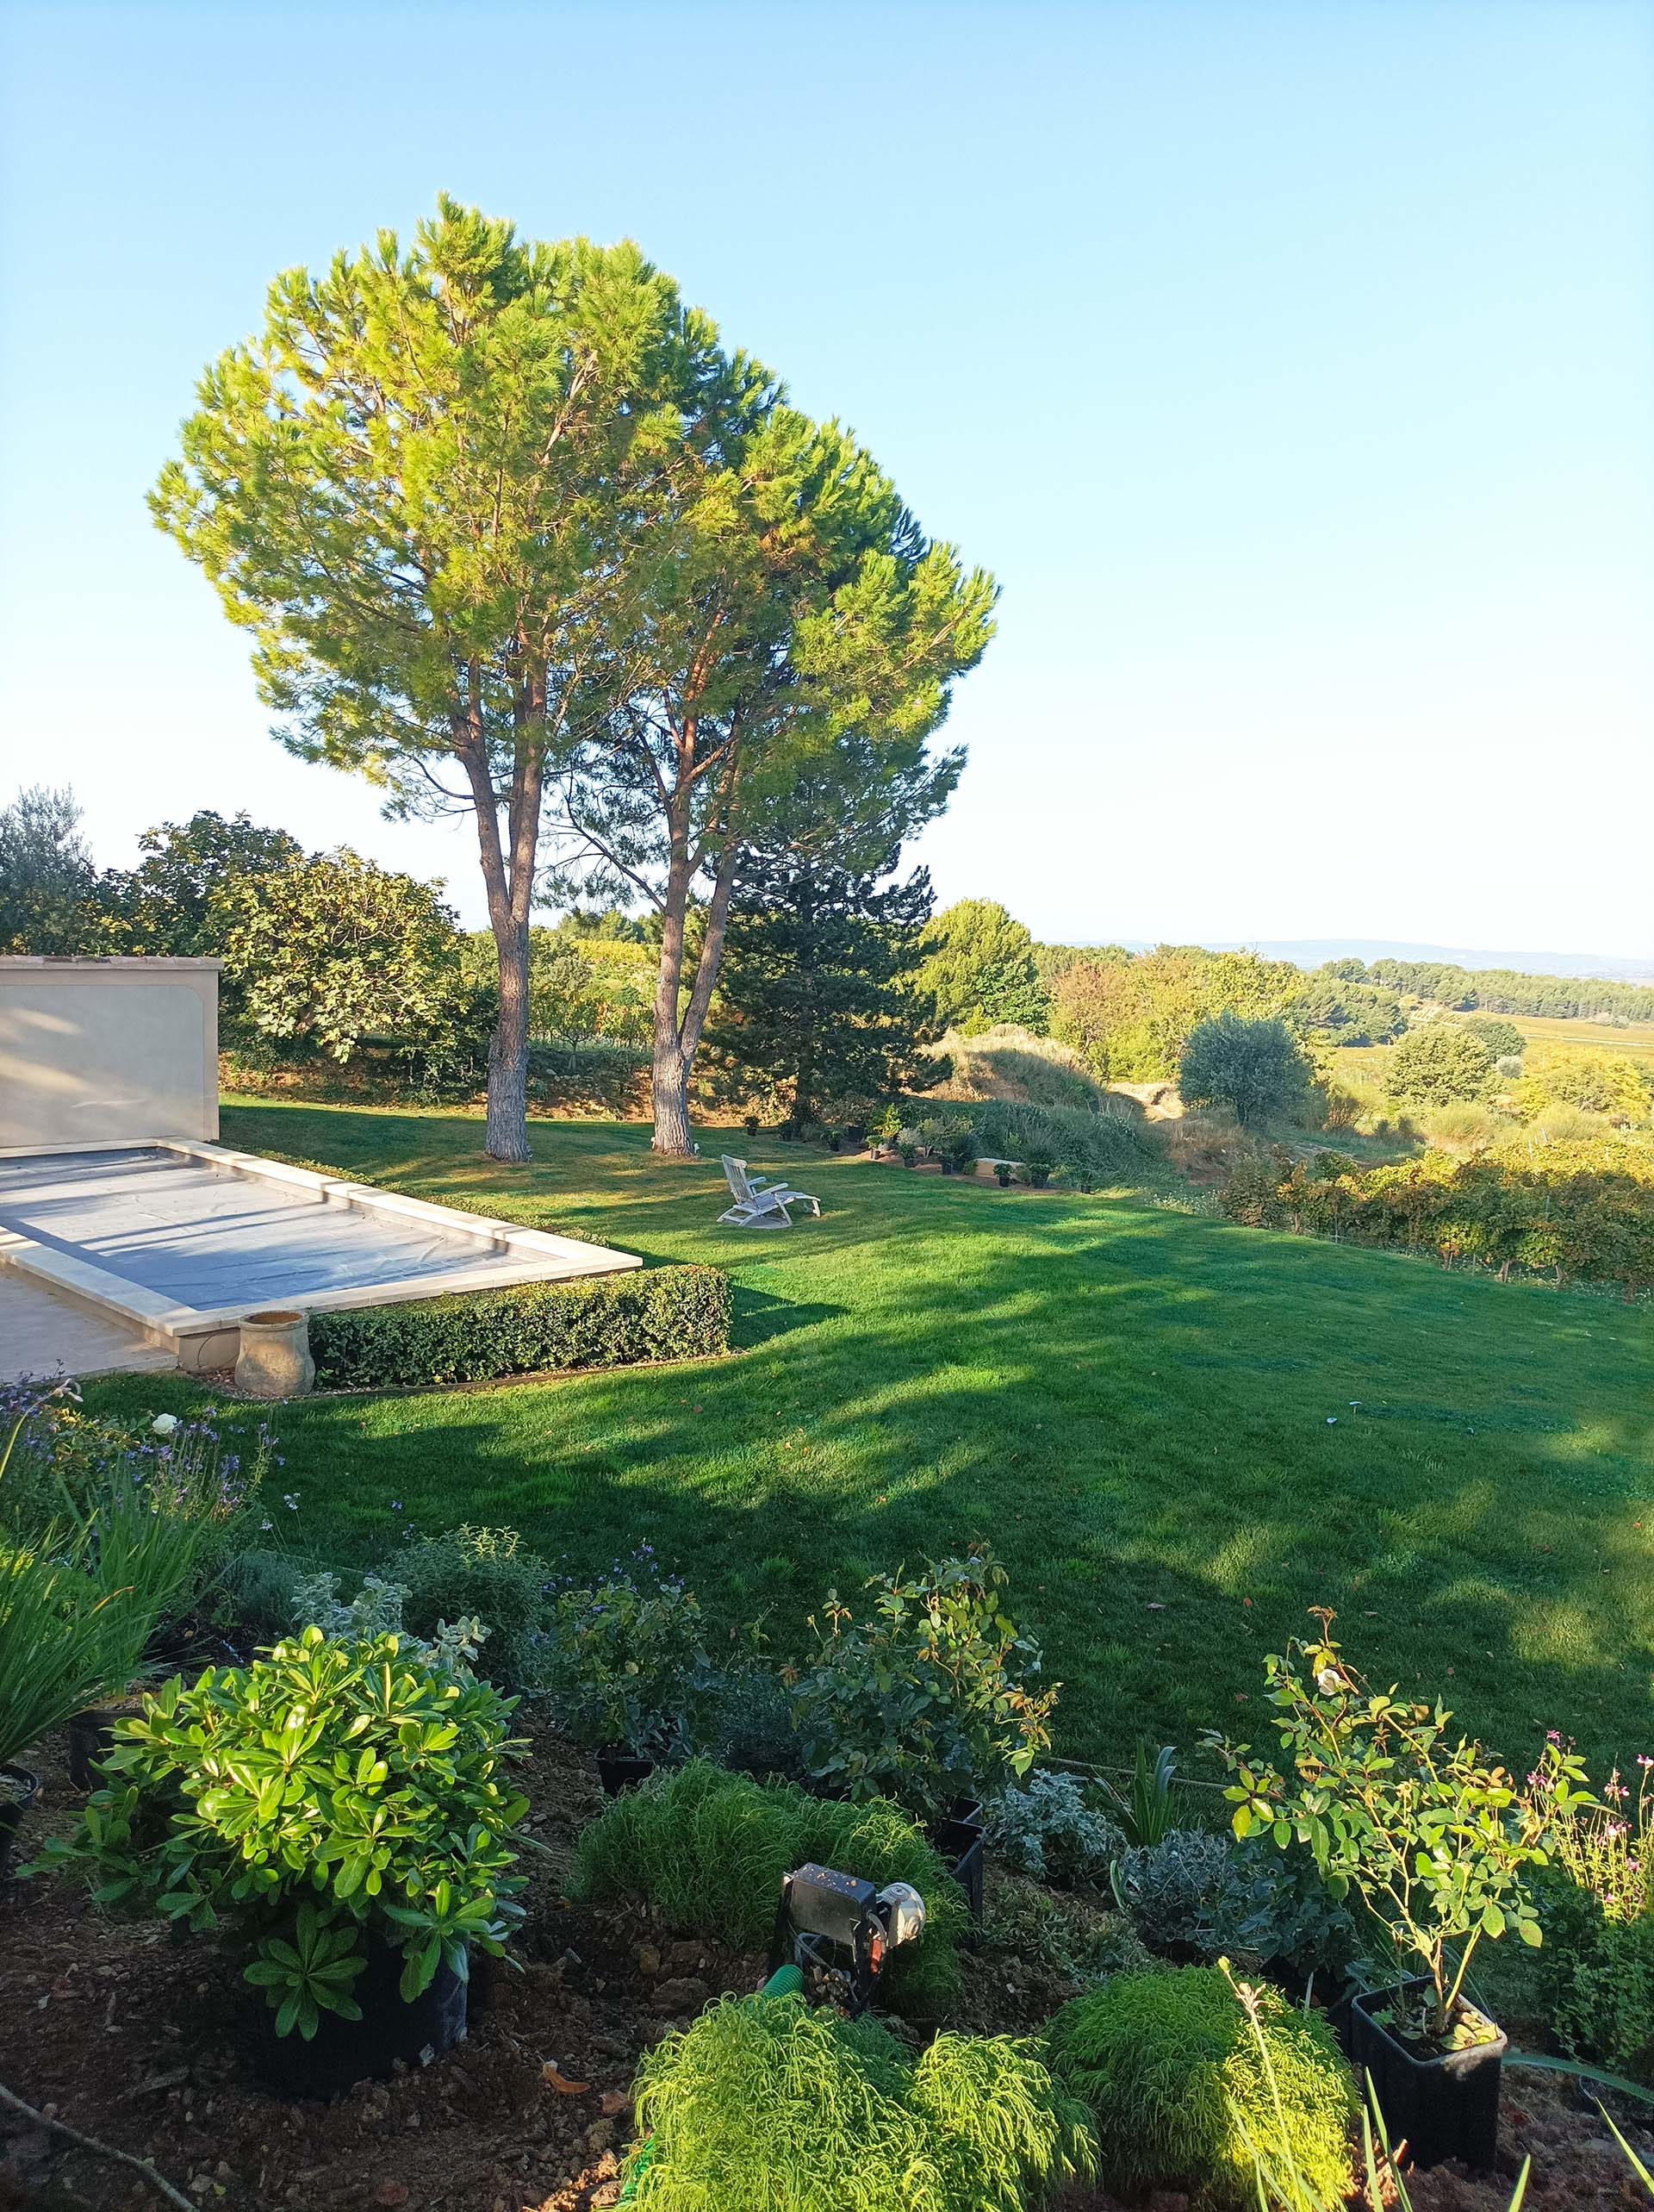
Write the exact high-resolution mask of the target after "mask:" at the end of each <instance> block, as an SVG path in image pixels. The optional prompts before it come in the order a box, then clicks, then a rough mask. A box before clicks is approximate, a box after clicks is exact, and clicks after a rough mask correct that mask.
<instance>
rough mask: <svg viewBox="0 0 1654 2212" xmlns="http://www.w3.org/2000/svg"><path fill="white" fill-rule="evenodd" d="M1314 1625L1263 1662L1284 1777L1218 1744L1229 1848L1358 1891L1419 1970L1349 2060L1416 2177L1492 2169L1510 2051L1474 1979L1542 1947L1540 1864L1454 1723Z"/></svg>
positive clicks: (1384, 1997) (1374, 2012) (1359, 2037)
mask: <svg viewBox="0 0 1654 2212" xmlns="http://www.w3.org/2000/svg"><path fill="white" fill-rule="evenodd" d="M1311 1610H1312V1611H1313V1612H1314V1614H1315V1618H1316V1619H1317V1620H1318V1621H1319V1622H1320V1623H1321V1633H1320V1635H1319V1636H1315V1637H1312V1638H1309V1639H1308V1640H1306V1641H1303V1642H1299V1641H1297V1640H1296V1639H1295V1640H1294V1642H1291V1643H1290V1644H1289V1645H1288V1647H1287V1651H1286V1654H1285V1656H1284V1657H1281V1656H1278V1655H1276V1654H1271V1655H1270V1656H1269V1657H1268V1658H1267V1659H1266V1660H1265V1662H1264V1667H1265V1677H1266V1679H1267V1681H1268V1684H1269V1690H1268V1697H1269V1701H1270V1703H1271V1704H1272V1705H1273V1706H1274V1707H1275V1708H1276V1713H1277V1720H1276V1728H1277V1731H1278V1735H1279V1738H1280V1742H1281V1747H1282V1749H1283V1751H1284V1753H1285V1754H1286V1759H1285V1761H1284V1764H1285V1765H1286V1766H1287V1767H1288V1769H1289V1772H1288V1773H1282V1772H1281V1771H1280V1770H1279V1769H1278V1768H1277V1767H1275V1766H1270V1765H1268V1764H1266V1763H1265V1762H1263V1761H1259V1760H1254V1759H1253V1756H1252V1754H1251V1748H1250V1746H1249V1745H1247V1744H1244V1743H1242V1744H1231V1743H1230V1742H1228V1741H1227V1740H1225V1739H1224V1738H1222V1737H1220V1736H1218V1735H1216V1734H1214V1735H1210V1736H1209V1738H1208V1741H1209V1742H1210V1743H1211V1744H1212V1745H1213V1746H1214V1748H1216V1750H1217V1752H1218V1753H1219V1754H1220V1756H1221V1757H1222V1759H1223V1760H1224V1762H1225V1764H1226V1765H1227V1766H1228V1769H1229V1772H1230V1773H1232V1774H1233V1775H1234V1782H1233V1784H1232V1785H1230V1787H1229V1788H1228V1791H1227V1792H1226V1795H1227V1796H1228V1799H1229V1801H1230V1803H1231V1804H1233V1805H1234V1816H1233V1826H1234V1832H1235V1834H1236V1835H1237V1836H1241V1837H1245V1836H1247V1835H1253V1834H1265V1835H1270V1836H1271V1837H1272V1839H1273V1841H1275V1842H1276V1843H1278V1845H1280V1846H1281V1847H1283V1848H1284V1847H1286V1846H1287V1845H1288V1844H1289V1843H1290V1842H1291V1841H1294V1840H1295V1839H1296V1841H1299V1842H1301V1843H1304V1844H1307V1845H1308V1846H1309V1848H1310V1850H1311V1851H1312V1852H1313V1853H1314V1854H1315V1863H1316V1865H1317V1866H1318V1867H1319V1868H1320V1870H1321V1874H1322V1876H1323V1877H1324V1878H1325V1879H1326V1881H1327V1883H1328V1887H1329V1888H1330V1889H1331V1890H1332V1891H1333V1892H1334V1896H1341V1895H1344V1894H1346V1893H1347V1892H1348V1891H1351V1890H1353V1891H1355V1892H1356V1894H1357V1895H1358V1896H1359V1897H1360V1899H1361V1901H1362V1903H1363V1904H1364V1905H1365V1907H1366V1908H1367V1910H1368V1911H1369V1912H1370V1913H1371V1915H1372V1916H1374V1918H1375V1919H1376V1920H1377V1922H1378V1923H1379V1925H1380V1926H1381V1927H1382V1928H1384V1933H1385V1935H1386V1936H1387V1938H1388V1940H1389V1945H1390V1952H1391V1953H1392V1955H1393V1956H1394V1957H1395V1958H1396V1960H1397V1961H1398V1962H1399V1961H1402V1960H1411V1961H1412V1962H1413V1964H1414V1966H1415V1968H1417V1967H1420V1966H1421V1967H1422V1968H1423V1970H1424V1971H1423V1972H1414V1973H1412V1974H1410V1975H1405V1976H1403V1977H1400V1978H1397V1979H1396V1981H1395V1982H1394V1983H1392V1985H1390V1987H1389V1988H1387V1989H1381V1990H1377V1991H1370V1992H1364V1993H1363V1994H1361V1995H1359V1996H1357V1997H1355V1999H1354V2001H1353V2003H1352V2008H1351V2016H1350V2034H1351V2057H1352V2060H1353V2061H1354V2063H1355V2066H1356V2067H1357V2070H1358V2072H1359V2071H1361V2070H1363V2069H1365V2071H1366V2072H1367V2073H1369V2074H1370V2075H1371V2079H1372V2083H1373V2086H1374V2089H1375V2091H1376V2093H1377V2097H1378V2101H1379V2103H1381V2104H1382V2105H1383V2107H1384V2112H1385V2115H1386V2116H1387V2118H1388V2120H1389V2122H1390V2126H1391V2128H1393V2129H1394V2131H1395V2132H1396V2134H1398V2135H1405V2136H1406V2138H1407V2140H1408V2146H1409V2147H1410V2149H1411V2151H1412V2154H1413V2157H1414V2159H1415V2163H1416V2164H1417V2165H1420V2166H1429V2165H1437V2164H1439V2162H1440V2161H1441V2160H1442V2159H1449V2158H1458V2159H1464V2161H1465V2163H1466V2164H1467V2165H1471V2166H1474V2167H1477V2168H1479V2169H1481V2170H1483V2171H1486V2169H1487V2168H1488V2167H1489V2166H1490V2165H1492V2163H1493V2159H1494V2154H1495V2148H1496V2145H1497V2137H1498V2122H1499V2079H1500V2067H1501V2061H1502V2058H1503V2056H1504V2053H1505V2049H1506V2045H1507V2039H1506V2037H1505V2036H1504V2034H1502V2031H1501V2030H1500V2028H1499V2027H1498V2025H1497V2024H1496V2022H1493V2021H1491V2020H1489V2018H1488V2017H1487V2016H1486V2015H1485V2014H1483V2013H1482V2012H1480V2011H1479V2010H1478V2009H1477V2007H1476V2006H1475V2005H1473V2004H1472V2003H1471V2002H1470V2001H1469V1999H1468V1998H1467V1997H1465V1995H1464V1983H1465V1977H1466V1975H1467V1973H1468V1972H1469V1970H1470V1965H1471V1958H1472V1957H1473V1955H1474V1953H1475V1951H1476V1948H1477V1944H1478V1943H1479V1942H1480V1941H1481V1940H1482V1939H1483V1936H1487V1937H1489V1938H1494V1939H1496V1938H1498V1937H1500V1936H1502V1935H1506V1934H1507V1933H1512V1932H1514V1934H1515V1935H1517V1936H1518V1937H1519V1938H1520V1941H1523V1942H1525V1943H1529V1944H1533V1945H1537V1944H1538V1943H1539V1940H1540V1935H1539V1918H1538V1916H1537V1914H1536V1912H1535V1911H1534V1909H1533V1904H1532V1902H1531V1900H1530V1899H1529V1897H1528V1896H1527V1891H1526V1890H1525V1888H1524V1886H1523V1882H1522V1875H1523V1872H1524V1869H1525V1868H1527V1866H1538V1865H1543V1864H1544V1862H1545V1855H1546V1854H1545V1850H1544V1848H1543V1847H1542V1845H1541V1844H1540V1843H1539V1841H1538V1840H1537V1838H1536V1836H1535V1835H1534V1833H1533V1828H1532V1825H1531V1823H1527V1822H1526V1821H1525V1820H1524V1819H1523V1817H1522V1815H1521V1811H1520V1806H1519V1804H1518V1801H1517V1794H1516V1789H1515V1785H1514V1780H1513V1779H1512V1777H1511V1776H1510V1775H1509V1774H1508V1773H1506V1772H1505V1770H1504V1769H1503V1768H1502V1767H1501V1766H1493V1765H1490V1764H1489V1762H1488V1760H1487V1759H1486V1757H1485V1755H1484V1754H1483V1750H1482V1748H1481V1746H1480V1745H1479V1744H1477V1743H1475V1742H1471V1741H1468V1740H1467V1739H1465V1738H1464V1737H1462V1736H1461V1737H1459V1738H1458V1740H1457V1741H1456V1742H1455V1741H1453V1740H1452V1739H1451V1738H1450V1737H1449V1735H1448V1734H1447V1723H1448V1722H1449V1721H1450V1720H1451V1719H1452V1714H1451V1713H1450V1712H1448V1711H1447V1710H1446V1708H1445V1707H1444V1706H1442V1705H1440V1704H1437V1705H1434V1706H1430V1705H1425V1704H1410V1703H1408V1702H1405V1701H1402V1700H1398V1699H1397V1698H1396V1695H1395V1693H1394V1691H1393V1690H1391V1691H1390V1692H1379V1691H1374V1690H1373V1689H1372V1688H1371V1686H1370V1685H1368V1684H1367V1683H1366V1682H1365V1681H1364V1680H1363V1679H1362V1678H1361V1677H1360V1676H1359V1674H1358V1673H1356V1672H1355V1671H1354V1669H1353V1668H1352V1667H1350V1666H1348V1665H1347V1664H1346V1661H1345V1659H1344V1656H1343V1654H1342V1652H1341V1651H1340V1648H1339V1646H1338V1645H1337V1644H1336V1643H1335V1642H1334V1640H1333V1636H1332V1624H1333V1620H1334V1615H1333V1613H1332V1611H1330V1610H1329V1609H1328V1608H1325V1607H1315V1608H1312V1609H1311Z"/></svg>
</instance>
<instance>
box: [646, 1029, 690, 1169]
mask: <svg viewBox="0 0 1654 2212" xmlns="http://www.w3.org/2000/svg"><path fill="white" fill-rule="evenodd" d="M654 1087H655V1142H654V1147H653V1149H654V1150H656V1152H660V1153H663V1154H664V1155H665V1156H666V1157H667V1158H668V1159H671V1160H689V1159H693V1157H694V1150H695V1140H694V1138H693V1136H692V1135H691V1134H690V1130H689V1069H688V1065H687V1062H686V1061H685V1059H684V1056H683V1055H682V1053H681V1052H680V1051H679V1050H678V1047H677V1044H676V1041H675V1040H674V1042H673V1043H672V1044H671V1045H670V1047H669V1048H668V1050H666V1051H665V1052H664V1053H662V1050H661V1049H660V1043H659V1040H658V1039H657V1040H656V1050H655V1086H654Z"/></svg>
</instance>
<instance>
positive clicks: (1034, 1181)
mask: <svg viewBox="0 0 1654 2212" xmlns="http://www.w3.org/2000/svg"><path fill="white" fill-rule="evenodd" d="M1056 1164H1057V1163H1056V1162H1055V1161H1054V1160H1053V1159H1051V1158H1050V1157H1048V1155H1046V1154H1045V1153H1043V1152H1030V1153H1029V1156H1028V1160H1027V1162H1026V1166H1027V1169H1028V1180H1029V1186H1030V1187H1031V1188H1032V1189H1034V1190H1036V1191H1042V1190H1043V1189H1044V1188H1045V1187H1046V1185H1047V1184H1048V1182H1049V1181H1050V1180H1051V1175H1052V1170H1053V1169H1054V1168H1055V1166H1056Z"/></svg>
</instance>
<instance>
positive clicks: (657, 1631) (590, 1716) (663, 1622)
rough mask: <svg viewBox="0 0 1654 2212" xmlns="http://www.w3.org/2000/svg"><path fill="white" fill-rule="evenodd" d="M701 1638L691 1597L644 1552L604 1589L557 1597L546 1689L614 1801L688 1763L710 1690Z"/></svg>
mask: <svg viewBox="0 0 1654 2212" xmlns="http://www.w3.org/2000/svg"><path fill="white" fill-rule="evenodd" d="M704 1634H705V1624H704V1623H703V1621H702V1618H701V1611H700V1601H699V1600H698V1599H697V1598H696V1597H695V1594H694V1592H693V1590H688V1589H686V1588H685V1586H684V1582H683V1578H682V1576H681V1575H666V1574H662V1572H661V1570H660V1568H659V1567H658V1566H657V1565H656V1560H655V1555H654V1551H653V1548H652V1547H651V1546H650V1545H648V1544H644V1545H642V1546H640V1547H639V1548H638V1549H637V1551H636V1552H635V1553H634V1554H633V1555H632V1558H631V1562H630V1563H629V1564H628V1565H627V1566H625V1567H622V1566H619V1565H618V1564H617V1565H616V1566H615V1567H613V1569H612V1571H611V1572H610V1573H609V1574H608V1576H607V1577H606V1579H605V1580H603V1581H601V1582H598V1583H594V1584H591V1585H588V1586H581V1587H572V1588H566V1589H563V1590H561V1591H559V1592H558V1593H557V1598H556V1600H555V1603H554V1604H553V1607H552V1614H551V1623H550V1647H549V1651H548V1654H547V1666H546V1684H547V1687H548V1688H549V1689H550V1692H551V1693H552V1698H553V1701H554V1703H555V1704H556V1706H557V1714H558V1718H559V1721H560V1723H561V1724H562V1725H563V1728H564V1729H567V1731H568V1733H569V1735H570V1736H571V1737H572V1738H573V1740H574V1741H575V1742H576V1743H580V1744H583V1745H584V1746H585V1747H586V1748H587V1749H588V1750H589V1751H592V1752H593V1753H594V1754H595V1755H596V1759H597V1771H598V1775H599V1779H600V1780H601V1782H602V1784H603V1787H604V1788H605V1790H606V1791H608V1793H609V1794H610V1795H611V1796H613V1795H615V1794H616V1792H617V1791H620V1790H624V1789H627V1788H630V1787H631V1785H632V1784H634V1783H636V1782H640V1781H642V1780H643V1779H644V1776H645V1775H646V1774H648V1773H650V1771H651V1769H652V1768H654V1767H655V1766H657V1765H661V1764H663V1763H667V1762H669V1761H671V1760H677V1759H681V1758H683V1757H685V1756H686V1755H687V1753H688V1750H689V1748H690V1747H691V1744H692V1742H693V1714H694V1711H695V1709H696V1708H697V1707H698V1705H699V1704H700V1702H701V1701H702V1700H703V1699H704V1698H706V1696H708V1695H709V1694H710V1692H711V1691H712V1687H713V1686H714V1682H715V1676H714V1673H713V1669H712V1662H711V1661H710V1660H709V1659H708V1658H707V1655H706V1648H705V1642H704Z"/></svg>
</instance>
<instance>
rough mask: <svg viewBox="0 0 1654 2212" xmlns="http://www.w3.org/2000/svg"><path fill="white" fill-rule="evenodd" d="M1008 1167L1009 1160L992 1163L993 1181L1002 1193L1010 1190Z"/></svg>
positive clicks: (1009, 1165) (1009, 1164)
mask: <svg viewBox="0 0 1654 2212" xmlns="http://www.w3.org/2000/svg"><path fill="white" fill-rule="evenodd" d="M1010 1167H1011V1163H1010V1161H1009V1160H996V1161H995V1162H994V1163H993V1179H994V1181H996V1182H997V1183H998V1186H999V1187H1000V1189H1001V1190H1002V1191H1008V1190H1009V1189H1010Z"/></svg>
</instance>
